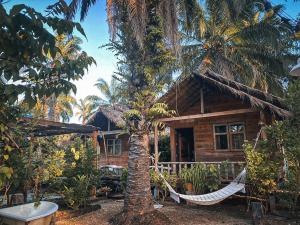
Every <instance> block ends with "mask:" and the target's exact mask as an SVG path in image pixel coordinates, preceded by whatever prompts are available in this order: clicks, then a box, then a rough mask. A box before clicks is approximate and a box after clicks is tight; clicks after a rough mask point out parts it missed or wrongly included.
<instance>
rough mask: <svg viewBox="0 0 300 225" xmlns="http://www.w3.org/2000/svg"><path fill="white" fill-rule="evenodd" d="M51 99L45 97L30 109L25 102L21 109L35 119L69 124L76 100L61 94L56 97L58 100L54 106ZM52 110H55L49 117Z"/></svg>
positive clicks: (21, 104) (22, 103)
mask: <svg viewBox="0 0 300 225" xmlns="http://www.w3.org/2000/svg"><path fill="white" fill-rule="evenodd" d="M51 97H52V96H50V97H49V98H46V97H44V98H42V99H37V101H36V104H35V105H34V107H33V108H30V107H29V106H28V105H27V104H25V103H24V102H21V103H20V107H21V108H23V109H24V110H25V112H26V113H29V114H31V115H32V116H33V117H35V118H41V119H50V120H53V121H62V122H68V121H69V120H70V118H71V117H72V116H73V106H74V105H75V104H76V100H75V98H74V97H72V96H70V95H64V94H61V95H59V96H58V97H55V99H56V100H55V103H54V105H53V102H52V99H51ZM50 108H53V115H52V117H49V111H50Z"/></svg>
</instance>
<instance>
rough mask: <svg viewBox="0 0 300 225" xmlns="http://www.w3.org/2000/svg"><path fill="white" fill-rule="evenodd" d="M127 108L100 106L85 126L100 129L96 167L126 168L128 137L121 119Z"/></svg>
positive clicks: (118, 105)
mask: <svg viewBox="0 0 300 225" xmlns="http://www.w3.org/2000/svg"><path fill="white" fill-rule="evenodd" d="M126 110H127V108H126V107H125V106H122V105H120V104H117V105H114V106H110V105H101V106H99V108H98V110H97V112H96V113H95V114H94V115H93V117H92V118H91V119H90V120H89V121H88V123H87V124H89V125H93V126H95V127H98V128H100V132H99V135H98V138H97V140H98V144H99V146H98V155H99V162H98V165H100V167H101V166H105V165H117V166H123V167H127V164H128V149H129V143H128V140H129V135H128V133H126V132H124V130H123V129H122V127H124V125H125V122H124V120H123V118H122V115H123V112H124V111H126Z"/></svg>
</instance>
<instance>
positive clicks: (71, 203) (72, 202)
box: [62, 175, 90, 210]
mask: <svg viewBox="0 0 300 225" xmlns="http://www.w3.org/2000/svg"><path fill="white" fill-rule="evenodd" d="M89 185H90V184H89V178H88V177H86V176H84V175H82V176H79V175H77V176H76V177H73V178H72V182H71V184H69V185H68V186H67V185H65V186H64V190H63V191H62V195H63V199H64V202H65V203H66V205H67V206H68V207H70V208H72V209H75V210H77V209H79V208H81V207H86V204H87V200H88V197H89V189H88V187H89Z"/></svg>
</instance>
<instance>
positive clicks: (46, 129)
mask: <svg viewBox="0 0 300 225" xmlns="http://www.w3.org/2000/svg"><path fill="white" fill-rule="evenodd" d="M17 126H18V129H20V130H21V131H23V132H25V133H28V136H34V137H43V136H53V135H61V134H72V133H77V134H91V133H93V132H94V131H98V130H99V128H97V127H94V126H92V125H82V124H76V123H61V122H55V121H51V120H45V119H35V118H30V117H22V118H20V119H19V120H18V122H17V125H16V124H13V125H11V126H10V127H11V128H15V127H17Z"/></svg>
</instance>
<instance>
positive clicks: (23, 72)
mask: <svg viewBox="0 0 300 225" xmlns="http://www.w3.org/2000/svg"><path fill="white" fill-rule="evenodd" d="M4 4H5V3H4V2H3V1H1V2H0V14H1V21H0V32H1V37H0V49H1V52H0V68H1V69H0V74H1V75H0V93H1V95H0V105H1V108H0V127H1V130H0V137H1V140H0V146H1V165H3V166H4V167H5V168H6V167H8V168H12V165H11V164H10V163H9V161H8V159H11V157H12V156H18V155H22V154H21V153H22V149H21V147H20V146H22V144H23V142H24V140H25V137H26V135H28V134H26V133H25V134H24V133H20V132H18V131H19V127H18V126H16V127H15V128H14V129H12V128H11V127H10V126H11V124H15V122H16V119H17V118H18V117H20V116H22V114H21V111H22V110H21V108H20V107H19V105H18V104H17V103H18V101H19V100H20V99H23V101H24V102H25V103H26V104H28V105H29V107H30V108H31V107H33V106H34V105H35V104H36V102H37V99H42V98H43V97H45V96H46V97H49V96H51V95H52V94H53V93H55V94H56V95H59V94H60V93H69V92H70V91H71V90H73V91H76V87H75V86H74V84H73V83H72V81H73V80H77V79H80V78H81V77H82V76H83V75H84V72H85V70H86V69H87V68H88V67H89V65H91V64H92V63H94V62H95V61H94V59H93V58H91V57H89V56H88V55H87V54H86V53H85V52H80V54H79V55H78V57H77V58H76V59H71V58H63V61H61V60H58V61H57V62H56V63H57V64H59V65H60V66H56V67H55V68H49V64H48V62H49V58H48V55H49V54H50V55H51V57H53V58H54V57H55V56H56V54H57V53H59V49H58V48H57V46H56V35H62V34H66V35H71V34H72V32H73V31H74V30H75V29H77V30H78V31H79V32H80V33H81V34H83V35H85V34H84V31H83V29H82V27H81V26H80V24H79V23H74V22H72V21H69V20H66V19H64V18H62V17H61V13H62V12H66V11H65V10H66V7H67V5H66V4H64V3H63V2H60V3H58V4H55V5H52V6H49V7H48V8H47V14H46V15H43V14H41V13H39V12H37V11H36V10H35V9H33V8H30V7H28V6H26V5H25V4H19V5H14V6H13V7H12V8H11V10H10V11H9V12H8V11H7V10H6V8H5V7H4ZM58 5H60V6H59V7H60V10H57V7H58ZM2 128H3V129H2ZM2 153H3V154H2ZM2 156H3V158H2ZM20 165H21V163H20ZM10 171H12V170H10ZM14 171H15V170H14ZM2 177H4V178H7V177H8V176H7V175H6V176H1V177H0V178H2ZM11 177H13V176H11ZM11 179H12V178H11ZM11 179H10V181H11ZM1 181H3V180H1ZM5 181H6V182H10V181H7V179H5ZM0 183H2V184H3V182H0ZM1 188H2V187H0V189H1Z"/></svg>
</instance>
